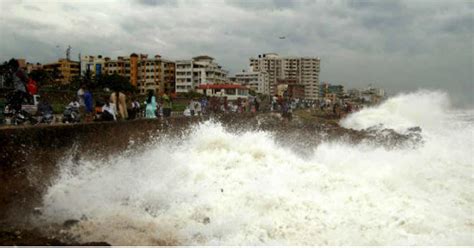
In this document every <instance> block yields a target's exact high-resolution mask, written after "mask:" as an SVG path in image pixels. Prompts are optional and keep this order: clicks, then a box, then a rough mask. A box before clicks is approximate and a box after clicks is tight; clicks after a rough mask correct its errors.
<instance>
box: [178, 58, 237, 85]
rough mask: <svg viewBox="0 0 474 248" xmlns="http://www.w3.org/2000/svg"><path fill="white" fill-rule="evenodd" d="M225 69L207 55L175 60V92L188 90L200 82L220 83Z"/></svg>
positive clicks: (222, 81)
mask: <svg viewBox="0 0 474 248" xmlns="http://www.w3.org/2000/svg"><path fill="white" fill-rule="evenodd" d="M227 73H228V72H227V71H226V70H224V69H222V66H220V65H219V64H217V63H216V62H214V58H212V57H209V56H207V55H203V56H197V57H194V58H192V59H190V60H177V61H176V92H189V91H191V90H195V89H196V88H197V87H198V86H199V85H202V84H222V83H225V82H226V81H227Z"/></svg>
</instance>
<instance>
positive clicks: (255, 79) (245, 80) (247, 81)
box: [232, 71, 270, 95]
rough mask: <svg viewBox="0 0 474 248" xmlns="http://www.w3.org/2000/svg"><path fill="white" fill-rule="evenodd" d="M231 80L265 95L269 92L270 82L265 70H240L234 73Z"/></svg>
mask: <svg viewBox="0 0 474 248" xmlns="http://www.w3.org/2000/svg"><path fill="white" fill-rule="evenodd" d="M232 81H234V82H236V83H239V84H241V85H243V86H247V87H248V88H249V89H251V90H253V91H255V92H257V93H260V94H266V95H269V94H270V84H269V77H268V73H267V72H264V71H257V72H252V71H249V72H247V71H242V72H241V73H236V74H235V77H233V80H232Z"/></svg>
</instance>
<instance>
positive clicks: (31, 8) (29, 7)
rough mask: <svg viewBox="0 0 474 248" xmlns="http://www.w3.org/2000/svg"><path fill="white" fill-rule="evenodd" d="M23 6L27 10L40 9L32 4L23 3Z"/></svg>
mask: <svg viewBox="0 0 474 248" xmlns="http://www.w3.org/2000/svg"><path fill="white" fill-rule="evenodd" d="M23 8H25V9H28V10H34V11H41V9H40V8H39V7H37V6H34V5H24V6H23Z"/></svg>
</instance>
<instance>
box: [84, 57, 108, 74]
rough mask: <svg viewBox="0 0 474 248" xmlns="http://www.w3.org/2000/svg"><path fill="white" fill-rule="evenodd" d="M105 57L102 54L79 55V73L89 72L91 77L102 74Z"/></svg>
mask: <svg viewBox="0 0 474 248" xmlns="http://www.w3.org/2000/svg"><path fill="white" fill-rule="evenodd" d="M104 64H105V59H104V58H103V57H102V55H98V56H91V55H86V56H81V74H82V75H85V74H86V73H88V72H90V75H91V76H92V77H96V76H99V75H101V74H102V71H103V69H104Z"/></svg>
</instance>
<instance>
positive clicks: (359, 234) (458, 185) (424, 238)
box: [43, 91, 474, 245]
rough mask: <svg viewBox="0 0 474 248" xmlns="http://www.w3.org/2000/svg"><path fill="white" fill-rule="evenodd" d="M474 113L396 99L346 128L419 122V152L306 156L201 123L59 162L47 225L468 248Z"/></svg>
mask: <svg viewBox="0 0 474 248" xmlns="http://www.w3.org/2000/svg"><path fill="white" fill-rule="evenodd" d="M473 116H474V112H473V111H472V110H453V109H450V107H449V101H448V97H447V95H446V94H444V93H440V92H430V91H418V92H415V93H410V94H404V95H398V96H396V97H393V98H391V99H388V100H387V101H386V102H385V103H383V104H381V105H379V106H377V107H374V108H368V109H364V110H362V111H360V112H358V113H355V114H352V115H350V116H348V117H347V118H346V119H344V120H342V121H341V125H342V126H344V127H348V128H353V129H364V128H368V127H371V126H376V125H379V124H382V125H383V127H385V128H393V129H395V130H397V131H399V132H404V131H405V130H406V128H409V127H413V126H419V127H421V128H422V135H423V140H424V143H423V144H422V145H419V146H418V147H416V148H413V146H407V147H406V148H403V147H397V148H392V149H388V148H386V147H383V146H378V145H377V144H370V143H367V144H366V143H362V144H359V145H353V144H348V143H343V142H342V141H332V142H324V143H322V144H320V145H318V146H317V147H314V151H313V152H312V153H311V155H310V156H305V157H301V156H300V155H299V153H298V152H297V151H295V150H294V149H295V146H294V145H292V146H291V148H289V147H287V146H285V145H282V144H281V143H280V142H277V141H276V139H275V137H274V136H273V135H272V134H271V133H270V132H265V131H248V132H243V133H232V132H229V131H226V130H225V128H224V127H222V126H221V125H220V124H219V123H214V122H205V123H202V124H199V125H196V126H194V127H193V129H192V131H191V132H190V133H189V134H188V135H186V137H184V138H181V139H174V140H173V139H171V140H163V139H161V140H157V141H155V142H151V143H149V144H147V145H146V146H144V147H143V148H140V149H141V150H140V152H125V153H124V154H120V155H117V156H115V157H114V158H110V159H107V160H81V161H79V162H77V161H76V162H72V160H71V159H68V158H66V159H64V161H62V162H61V163H62V164H61V171H60V174H59V175H58V178H57V179H56V180H55V181H54V183H53V185H51V186H50V187H49V189H48V191H47V193H46V194H45V195H44V199H43V201H44V212H43V217H44V218H45V219H46V220H47V221H48V222H51V223H55V222H57V223H62V222H64V221H65V220H68V219H81V221H80V222H79V224H78V225H76V226H74V227H73V228H71V229H69V232H70V233H71V234H72V235H76V236H77V237H78V238H79V239H80V240H82V241H91V240H95V241H98V240H101V241H107V242H110V243H111V244H121V245H127V244H152V245H153V244H163V243H165V244H185V245H195V244H199V245H212V244H219V245H259V244H266V245H271V244H279V245H305V244H309V245H325V244H326V245H340V244H345V245H385V244H390V245H411V244H421V245H430V244H441V245H455V244H462V245H472V244H474V237H473V233H474V176H473V173H474V165H473V164H474V163H473V155H472V154H473V147H474V146H473V145H474V138H473V130H474V129H473V124H474V122H473ZM296 147H297V146H296Z"/></svg>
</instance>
